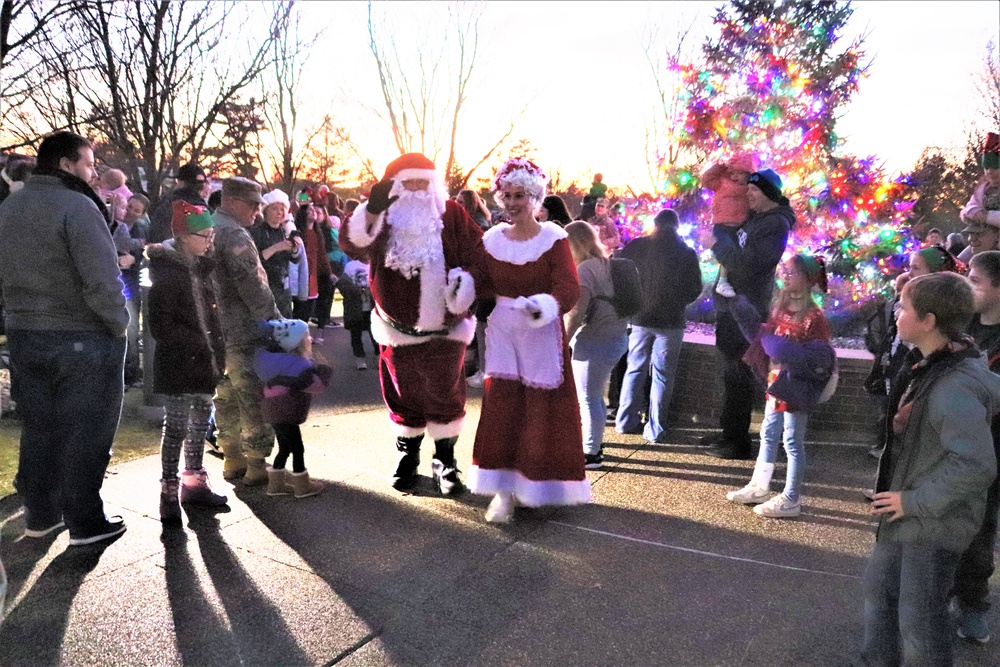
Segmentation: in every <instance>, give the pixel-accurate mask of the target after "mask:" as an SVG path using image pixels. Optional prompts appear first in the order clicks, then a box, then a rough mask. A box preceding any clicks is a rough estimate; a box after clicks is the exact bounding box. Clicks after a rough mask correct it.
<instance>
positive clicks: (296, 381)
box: [254, 350, 333, 424]
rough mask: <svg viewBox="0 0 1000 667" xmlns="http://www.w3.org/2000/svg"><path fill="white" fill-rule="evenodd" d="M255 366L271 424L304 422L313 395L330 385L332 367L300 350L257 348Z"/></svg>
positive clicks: (263, 404) (266, 416)
mask: <svg viewBox="0 0 1000 667" xmlns="http://www.w3.org/2000/svg"><path fill="white" fill-rule="evenodd" d="M254 370H256V371H257V375H258V377H260V379H261V381H262V382H263V383H264V400H263V401H262V402H261V410H262V412H263V413H264V421H266V422H267V423H268V424H301V423H303V422H305V420H306V418H307V417H308V416H309V407H310V405H311V404H312V395H313V394H318V393H320V392H321V391H323V390H324V389H326V388H327V387H328V386H330V378H331V377H332V376H333V371H332V370H331V369H330V367H329V366H325V365H317V364H315V363H313V362H312V361H310V360H309V359H306V358H304V357H300V356H299V355H297V354H291V353H288V352H271V351H269V350H258V351H257V355H256V356H255V357H254Z"/></svg>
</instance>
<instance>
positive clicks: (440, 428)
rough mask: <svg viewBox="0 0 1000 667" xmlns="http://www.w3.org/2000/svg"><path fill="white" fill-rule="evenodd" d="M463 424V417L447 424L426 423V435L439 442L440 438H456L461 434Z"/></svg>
mask: <svg viewBox="0 0 1000 667" xmlns="http://www.w3.org/2000/svg"><path fill="white" fill-rule="evenodd" d="M464 422H465V417H459V418H458V419H456V420H454V421H450V422H448V423H447V424H437V423H435V422H427V435H429V436H430V437H431V438H433V439H434V440H441V439H442V438H457V437H458V436H459V435H461V433H462V424H463V423H464Z"/></svg>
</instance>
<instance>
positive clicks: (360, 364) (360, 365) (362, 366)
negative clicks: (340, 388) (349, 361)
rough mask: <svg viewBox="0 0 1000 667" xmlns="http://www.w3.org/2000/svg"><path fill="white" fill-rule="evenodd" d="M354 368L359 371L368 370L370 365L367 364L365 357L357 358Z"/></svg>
mask: <svg viewBox="0 0 1000 667" xmlns="http://www.w3.org/2000/svg"><path fill="white" fill-rule="evenodd" d="M354 367H355V368H357V369H358V370H359V371H364V370H368V364H367V363H366V362H365V358H364V357H357V358H355V359H354Z"/></svg>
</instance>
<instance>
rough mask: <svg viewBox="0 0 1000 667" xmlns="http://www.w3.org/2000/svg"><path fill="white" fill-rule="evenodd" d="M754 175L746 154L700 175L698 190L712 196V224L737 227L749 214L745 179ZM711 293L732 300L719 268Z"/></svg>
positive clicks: (754, 168)
mask: <svg viewBox="0 0 1000 667" xmlns="http://www.w3.org/2000/svg"><path fill="white" fill-rule="evenodd" d="M755 171H757V166H756V160H755V159H754V156H753V155H752V154H750V153H742V152H741V153H734V154H733V156H732V157H731V158H730V159H729V160H728V161H726V162H716V163H715V164H713V165H712V166H711V167H709V168H708V169H707V170H705V172H704V173H703V174H702V175H701V184H702V186H704V187H706V188H708V189H709V190H712V191H713V192H715V195H714V196H713V197H712V224H713V225H723V226H725V227H739V226H740V225H742V224H743V223H744V222H746V219H747V216H748V215H749V214H750V203H749V200H748V199H747V179H748V178H750V174H752V173H754V172H755ZM715 291H716V292H718V293H719V294H721V295H722V296H725V297H729V298H732V297H734V296H736V291H735V290H733V287H732V285H730V284H729V281H728V280H726V270H725V269H724V268H722V267H719V280H718V282H717V283H716V285H715Z"/></svg>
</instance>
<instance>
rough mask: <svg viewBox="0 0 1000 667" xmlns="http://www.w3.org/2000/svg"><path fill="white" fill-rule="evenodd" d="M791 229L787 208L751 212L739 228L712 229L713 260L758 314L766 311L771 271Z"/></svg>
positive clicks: (792, 222) (792, 220)
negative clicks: (713, 243) (723, 269)
mask: <svg viewBox="0 0 1000 667" xmlns="http://www.w3.org/2000/svg"><path fill="white" fill-rule="evenodd" d="M794 226H795V212H794V211H792V209H791V207H789V206H778V207H777V208H773V209H771V210H770V211H766V212H764V213H751V214H750V217H749V218H748V219H747V221H746V222H745V223H743V226H742V227H740V228H739V229H735V230H731V229H730V228H728V227H724V226H721V225H717V226H716V227H715V229H716V230H717V238H718V241H717V242H716V244H715V247H714V248H712V252H713V253H714V254H715V258H716V259H717V260H719V263H720V264H722V266H724V267H726V277H727V278H728V279H729V284H730V285H732V287H733V289H734V290H735V291H736V293H737V294H742V295H744V296H746V298H747V300H748V301H749V302H750V304H751V305H752V306H753V307H754V308H756V309H757V311H758V312H760V313H767V312H769V311H770V307H771V295H772V293H773V291H774V269H775V267H777V266H778V262H780V261H781V256H782V255H783V254H784V252H785V246H786V245H787V244H788V232H789V230H790V229H791V228H792V227H794Z"/></svg>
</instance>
